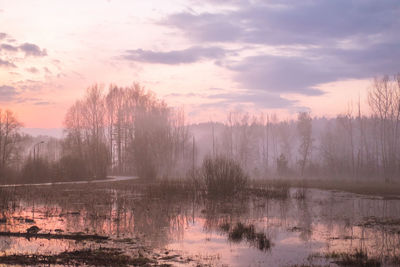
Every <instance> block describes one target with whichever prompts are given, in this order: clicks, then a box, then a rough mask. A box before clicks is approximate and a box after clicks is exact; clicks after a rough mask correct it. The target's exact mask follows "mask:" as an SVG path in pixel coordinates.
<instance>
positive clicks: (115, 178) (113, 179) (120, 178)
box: [0, 176, 139, 187]
mask: <svg viewBox="0 0 400 267" xmlns="http://www.w3.org/2000/svg"><path fill="white" fill-rule="evenodd" d="M138 178H139V177H137V176H108V177H107V179H102V180H90V181H71V182H54V183H37V184H5V185H0V187H15V186H43V185H60V184H61V185H62V184H88V183H108V182H118V181H126V180H135V179H138Z"/></svg>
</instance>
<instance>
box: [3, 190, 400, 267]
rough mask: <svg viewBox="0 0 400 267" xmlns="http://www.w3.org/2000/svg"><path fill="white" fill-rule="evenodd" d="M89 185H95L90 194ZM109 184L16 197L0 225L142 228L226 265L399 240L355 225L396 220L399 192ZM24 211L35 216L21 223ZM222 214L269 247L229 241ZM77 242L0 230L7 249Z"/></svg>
mask: <svg viewBox="0 0 400 267" xmlns="http://www.w3.org/2000/svg"><path fill="white" fill-rule="evenodd" d="M43 190H46V189H43ZM50 190H51V189H50ZM61 192H63V191H61ZM69 192H70V193H74V191H69ZM94 192H96V194H98V192H99V191H96V190H94V191H89V193H88V194H90V193H94ZM107 192H108V193H107V194H101V195H102V197H101V198H100V197H99V198H95V199H94V200H93V199H92V198H91V197H87V198H82V199H80V201H79V202H77V201H65V200H63V198H62V197H58V195H57V194H55V195H54V197H55V198H54V199H53V198H52V197H44V198H43V199H42V198H40V197H37V196H32V198H29V197H27V200H25V198H24V197H22V199H21V200H20V201H18V205H16V207H15V209H14V210H8V211H7V212H6V215H7V217H8V220H7V223H3V224H0V231H12V232H24V231H26V229H27V228H28V227H30V226H31V225H34V224H35V225H37V226H38V227H39V228H41V229H42V232H43V233H48V232H52V233H54V230H55V229H62V230H64V231H65V232H66V233H72V232H84V233H89V234H99V235H107V236H111V237H112V238H114V239H121V238H130V237H136V236H140V237H141V238H142V239H143V240H145V241H146V243H148V244H151V245H154V246H156V247H159V248H163V247H165V246H166V247H168V248H170V249H174V250H178V251H181V252H182V253H183V254H185V255H190V256H192V255H194V257H195V258H200V259H203V260H204V261H210V262H212V263H213V264H214V263H216V262H218V263H221V264H223V263H225V264H229V265H231V266H247V265H252V266H264V265H267V266H280V265H290V264H295V263H306V262H307V257H308V256H309V255H310V254H312V253H316V252H319V253H325V252H353V251H354V250H355V249H360V248H362V249H366V250H367V251H368V255H370V256H380V255H395V253H398V252H397V250H396V248H397V247H398V246H399V245H400V238H399V235H398V234H396V233H397V232H398V231H399V230H400V229H399V227H398V225H397V226H396V225H385V226H382V225H381V226H379V227H362V226H361V224H362V223H363V222H365V221H366V220H370V221H371V220H372V221H374V220H377V219H379V220H387V219H393V220H399V219H400V201H399V200H383V199H379V198H366V197H362V196H356V195H353V194H348V193H340V192H337V193H333V192H326V191H320V190H310V191H309V194H308V195H307V199H306V201H298V200H295V199H289V200H286V201H279V200H265V199H256V200H252V199H250V200H246V201H240V202H238V203H235V202H233V203H230V202H206V203H205V204H204V203H200V204H194V205H193V203H192V202H190V201H189V202H185V201H165V200H162V201H160V200H149V199H145V198H141V199H138V198H137V196H136V197H132V195H130V194H127V193H126V192H122V191H118V190H112V191H107ZM75 193H77V194H80V191H77V192H75ZM43 195H46V194H45V191H44V192H43ZM95 196H97V195H95ZM67 199H69V198H67ZM100 199H101V200H100ZM77 212H79V213H77ZM25 218H28V219H34V220H35V223H34V224H33V223H26V222H25V221H24V219H25ZM225 222H230V223H231V225H235V224H236V223H237V222H242V223H244V224H247V225H248V224H253V225H254V226H255V229H256V232H263V233H265V234H266V236H267V237H268V238H269V239H270V240H271V241H272V244H273V245H272V247H271V250H269V251H260V250H258V249H257V248H255V247H253V246H252V245H251V244H249V243H248V242H247V241H245V240H244V241H242V242H239V243H233V242H230V241H228V238H227V233H226V232H223V231H222V230H221V229H220V228H219V225H221V224H222V223H225ZM81 245H82V244H80V243H75V242H74V241H65V240H45V239H34V238H32V239H31V240H30V241H29V240H27V239H25V238H10V237H0V250H1V251H3V252H5V253H13V252H24V253H37V252H40V253H45V252H51V253H57V252H60V251H62V250H64V249H74V248H77V246H78V247H79V246H81ZM119 245H120V246H122V247H123V246H124V245H123V244H122V243H121V244H119ZM123 248H124V247H123ZM125 248H126V247H125Z"/></svg>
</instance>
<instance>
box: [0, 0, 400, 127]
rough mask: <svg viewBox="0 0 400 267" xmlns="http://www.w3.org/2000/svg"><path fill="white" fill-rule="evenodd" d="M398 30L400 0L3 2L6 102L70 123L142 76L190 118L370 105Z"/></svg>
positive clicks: (0, 38) (0, 62) (399, 47)
mask: <svg viewBox="0 0 400 267" xmlns="http://www.w3.org/2000/svg"><path fill="white" fill-rule="evenodd" d="M399 29H400V1H398V0H382V1H372V0H351V1H350V0H335V1H333V0H302V1H297V0H296V1H295V0H293V1H288V0H276V1H268V0H263V1H258V0H227V1H217V0H186V1H183V0H169V1H165V0H159V1H150V0H149V1H139V0H137V1H136V0H129V1H128V0H124V1H122V0H119V1H117V0H108V1H107V0H92V1H91V0H85V1H77V0H70V1H54V0H47V1H46V0H29V1H28V0H26V1H20V0H13V1H6V0H0V108H1V109H11V110H13V111H14V112H15V113H16V114H17V117H18V118H19V120H20V121H21V122H22V123H23V124H24V126H25V127H27V128H61V127H63V120H64V116H65V113H66V111H67V109H68V107H69V106H71V105H72V104H73V103H74V101H75V100H77V99H79V98H81V97H82V96H83V95H84V92H85V90H86V88H87V87H89V86H91V85H93V84H99V85H100V86H104V88H105V89H107V87H108V86H109V84H110V83H113V84H117V85H120V86H129V85H132V84H133V83H134V82H138V83H140V84H141V85H142V86H144V87H145V88H146V89H148V90H151V91H153V92H154V93H156V94H157V96H158V97H160V98H162V99H165V101H166V102H167V103H168V104H169V105H170V106H173V107H181V108H183V109H184V110H185V112H186V114H187V118H188V121H189V122H192V123H193V122H202V121H210V120H220V121H224V120H226V118H227V113H228V112H229V111H239V112H250V113H253V114H258V113H260V112H264V113H276V114H277V115H278V116H279V117H280V118H283V119H284V118H291V117H294V116H295V115H296V114H297V113H298V112H299V111H309V112H311V114H312V115H313V116H328V117H329V116H331V117H332V116H335V115H336V114H338V113H343V112H346V111H348V110H349V109H352V107H353V109H354V106H355V105H356V103H357V102H358V101H359V99H360V102H361V105H362V108H363V110H366V112H367V101H366V99H367V92H368V89H369V88H370V87H371V83H372V79H373V78H374V77H376V76H379V75H384V74H388V75H393V74H395V73H398V72H400V61H399V58H400V32H399V31H400V30H399Z"/></svg>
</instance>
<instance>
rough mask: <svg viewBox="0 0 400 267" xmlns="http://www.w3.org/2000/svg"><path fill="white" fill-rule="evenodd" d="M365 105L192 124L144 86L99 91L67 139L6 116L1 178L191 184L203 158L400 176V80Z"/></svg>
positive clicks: (264, 168)
mask: <svg viewBox="0 0 400 267" xmlns="http://www.w3.org/2000/svg"><path fill="white" fill-rule="evenodd" d="M361 104H362V103H360V102H359V103H357V104H356V105H354V106H352V107H349V109H348V111H347V112H346V113H343V114H339V115H337V117H336V118H329V119H328V118H317V117H315V118H313V117H312V116H311V114H310V113H308V112H300V113H298V116H297V120H288V121H279V120H278V119H277V116H276V115H273V114H259V115H252V114H248V113H238V112H230V113H228V114H227V119H226V121H225V122H223V123H222V122H218V123H216V122H208V123H202V124H191V125H188V124H187V123H186V121H185V114H184V111H183V110H182V109H175V108H171V107H169V106H168V105H167V104H166V103H165V102H164V101H162V100H160V99H158V98H157V97H156V96H155V95H154V94H153V93H151V92H149V91H146V90H144V89H143V88H142V87H141V86H140V85H138V84H134V85H133V86H131V87H118V86H116V85H111V86H110V87H109V89H108V91H107V92H103V91H102V90H101V89H100V88H99V87H98V86H97V85H94V86H92V87H90V88H88V89H87V91H86V94H85V96H84V97H83V98H82V99H80V100H77V101H76V102H75V103H74V104H73V105H72V106H71V107H70V108H69V110H68V112H67V114H66V117H65V120H64V125H65V130H64V137H63V138H61V139H56V138H50V137H46V136H39V137H32V136H29V135H26V134H23V133H21V127H22V125H21V123H20V122H19V121H18V120H17V118H16V116H15V115H14V113H13V112H12V111H10V110H3V111H1V110H0V181H1V183H19V182H27V183H35V182H44V181H46V182H51V181H66V180H83V179H85V180H86V179H102V178H105V177H107V175H138V176H139V177H141V178H145V179H162V178H184V177H188V176H191V175H193V174H194V173H196V170H197V168H198V167H199V166H200V165H201V164H202V162H203V159H204V158H206V157H217V156H222V157H226V158H229V159H232V160H234V161H236V162H237V163H239V164H240V165H241V166H242V168H243V169H244V170H245V171H246V172H247V174H248V175H249V176H250V177H251V178H254V179H265V178H328V179H341V180H342V179H353V180H357V179H360V180H361V179H364V180H365V179H377V180H380V181H384V182H398V181H399V180H400V153H399V152H400V74H399V75H396V76H393V77H389V76H383V77H379V78H375V79H374V81H373V82H372V84H371V88H370V89H369V92H368V106H369V110H370V112H369V113H368V115H365V114H363V113H362V107H361Z"/></svg>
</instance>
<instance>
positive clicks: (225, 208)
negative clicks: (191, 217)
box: [202, 199, 250, 231]
mask: <svg viewBox="0 0 400 267" xmlns="http://www.w3.org/2000/svg"><path fill="white" fill-rule="evenodd" d="M249 212H250V207H249V203H248V201H246V200H244V201H235V200H233V201H227V200H223V199H220V200H218V199H210V200H205V203H204V210H202V214H203V215H202V216H204V218H205V222H204V226H203V228H204V230H205V231H215V230H218V228H219V226H220V225H222V224H225V223H229V224H231V223H233V222H239V221H243V220H246V221H247V220H248V219H249Z"/></svg>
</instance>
